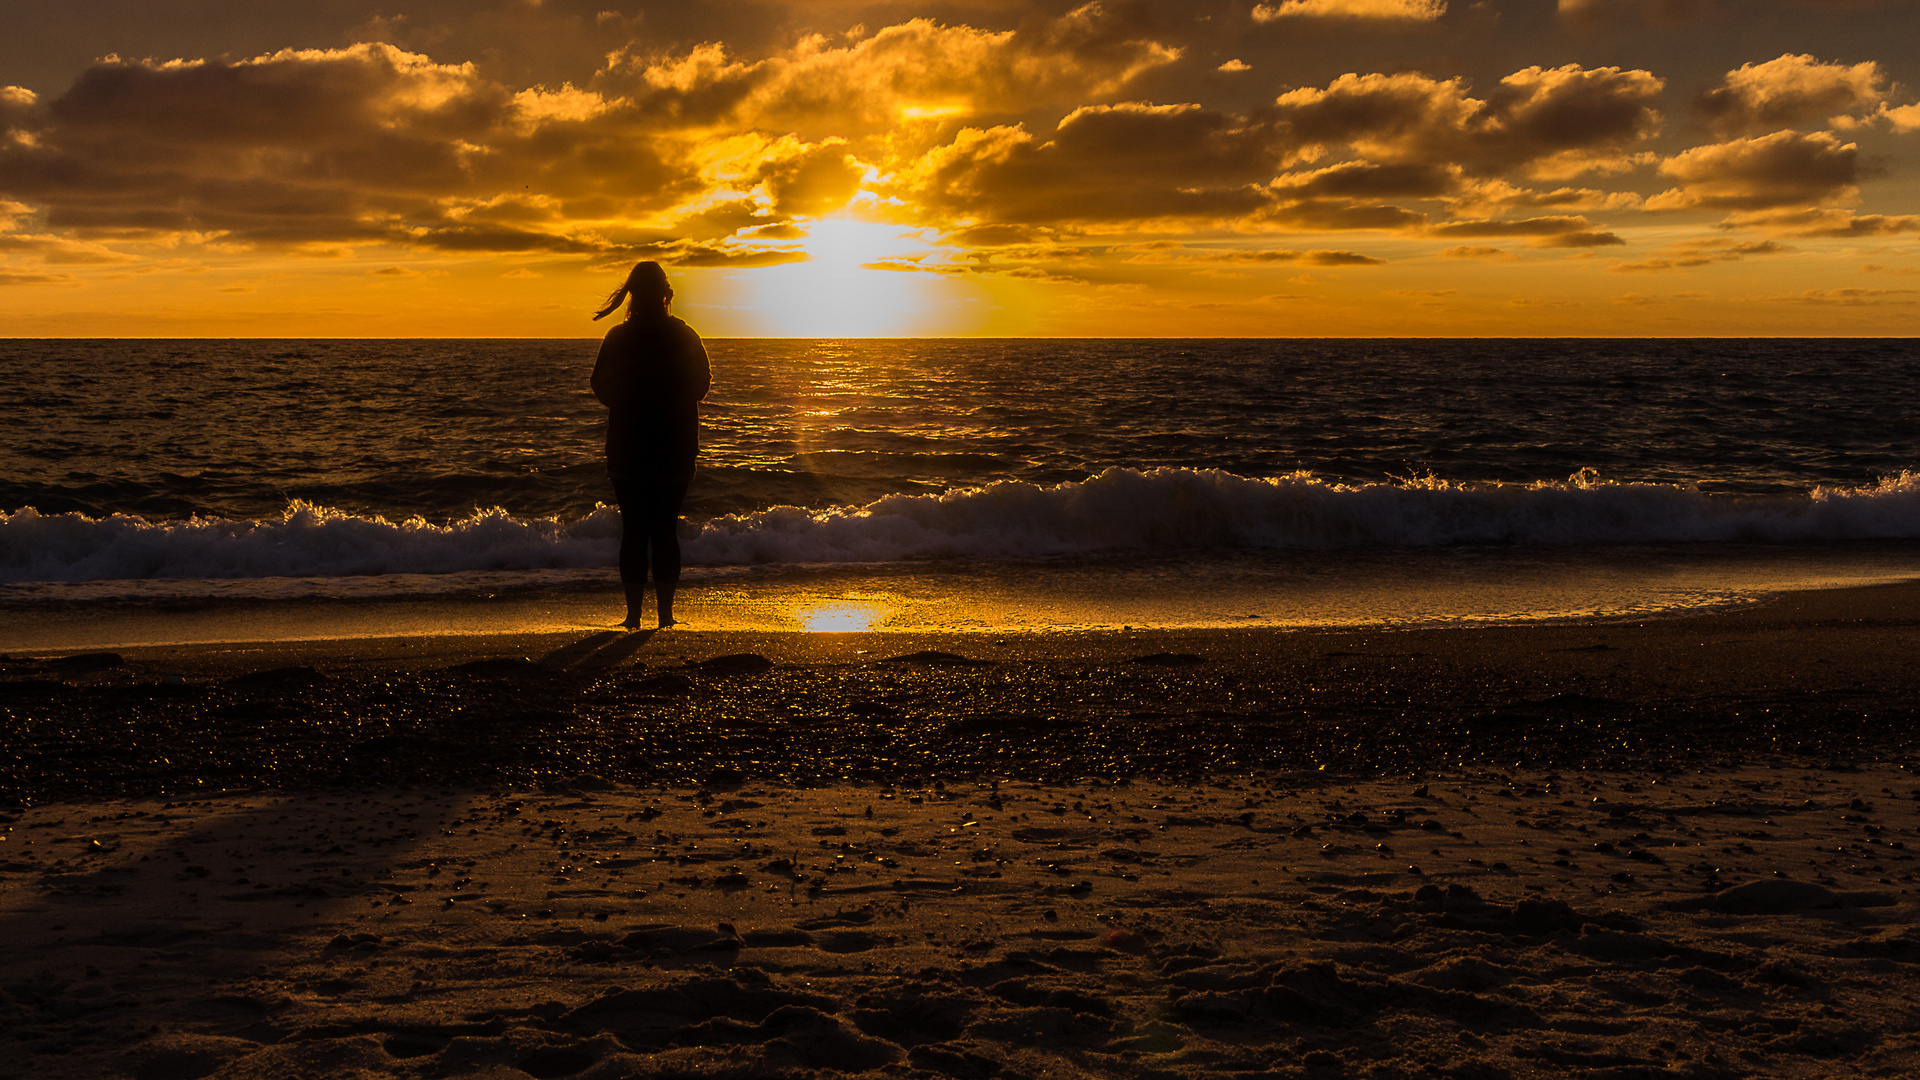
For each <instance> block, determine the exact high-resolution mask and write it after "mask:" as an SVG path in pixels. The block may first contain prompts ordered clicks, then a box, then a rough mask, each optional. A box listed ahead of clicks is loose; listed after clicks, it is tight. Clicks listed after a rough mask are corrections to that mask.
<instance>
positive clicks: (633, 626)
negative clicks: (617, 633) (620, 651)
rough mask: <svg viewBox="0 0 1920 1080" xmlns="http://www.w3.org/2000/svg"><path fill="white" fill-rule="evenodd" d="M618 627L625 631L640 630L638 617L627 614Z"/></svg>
mask: <svg viewBox="0 0 1920 1080" xmlns="http://www.w3.org/2000/svg"><path fill="white" fill-rule="evenodd" d="M620 626H621V628H622V629H626V630H638V629H640V616H638V615H636V614H632V613H629V614H628V615H627V617H626V619H625V620H623V621H622V622H621V623H620Z"/></svg>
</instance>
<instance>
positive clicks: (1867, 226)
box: [1722, 206, 1920, 239]
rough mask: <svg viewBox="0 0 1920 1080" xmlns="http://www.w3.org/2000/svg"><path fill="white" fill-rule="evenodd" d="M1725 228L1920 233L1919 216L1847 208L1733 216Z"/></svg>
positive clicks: (1845, 235) (1855, 234) (1815, 233)
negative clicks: (1857, 212)
mask: <svg viewBox="0 0 1920 1080" xmlns="http://www.w3.org/2000/svg"><path fill="white" fill-rule="evenodd" d="M1722 227H1724V228H1733V229H1768V230H1772V231H1774V232H1777V233H1782V234H1785V235H1787V236H1805V237H1832V238H1841V239H1859V238H1864V237H1869V236H1897V235H1900V234H1902V233H1920V214H1902V215H1891V214H1856V213H1854V212H1853V211H1851V210H1848V209H1846V208H1844V207H1831V206H1830V207H1800V208H1794V209H1787V210H1762V211H1756V212H1752V213H1740V214H1731V215H1728V217H1727V219H1726V221H1725V222H1723V223H1722Z"/></svg>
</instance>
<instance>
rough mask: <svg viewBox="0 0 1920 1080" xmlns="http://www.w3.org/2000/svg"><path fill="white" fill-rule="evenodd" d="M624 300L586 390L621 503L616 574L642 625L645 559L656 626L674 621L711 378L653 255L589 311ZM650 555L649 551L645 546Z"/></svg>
mask: <svg viewBox="0 0 1920 1080" xmlns="http://www.w3.org/2000/svg"><path fill="white" fill-rule="evenodd" d="M623 300H624V301H626V303H627V318H626V321H624V322H622V323H621V324H620V325H618V326H616V327H614V328H613V329H611V330H609V331H607V338H606V340H605V341H604V342H602V343H601V345H600V357H599V359H597V360H596V361H594V365H593V396H594V397H596V398H599V399H600V404H602V405H605V406H606V407H607V476H608V477H609V478H610V479H611V480H612V481H613V496H614V499H615V500H616V501H617V502H618V503H619V504H620V583H621V584H622V585H623V586H625V587H626V592H627V618H626V621H625V622H624V623H623V625H624V626H626V628H627V629H629V630H637V629H639V628H640V609H641V607H642V606H643V602H644V600H645V598H646V584H647V566H648V563H649V561H651V563H652V566H653V595H654V599H655V601H656V607H657V608H658V609H659V610H658V614H659V618H660V626H661V627H663V628H664V627H668V626H672V625H673V623H674V618H673V589H674V586H675V585H676V584H677V583H678V582H679V580H680V539H679V537H678V536H677V535H676V534H675V529H676V528H677V527H678V525H679V522H680V504H681V502H683V501H684V500H685V499H686V497H687V484H688V483H690V482H691V481H692V480H693V456H694V454H695V452H696V451H697V450H698V449H699V444H700V408H699V406H700V399H701V398H704V397H706V396H707V390H708V389H709V388H710V387H711V386H712V385H713V373H712V369H711V368H709V367H708V365H707V350H706V346H704V345H702V344H700V335H698V334H696V333H694V332H693V328H692V327H690V326H688V325H687V324H686V323H683V322H681V321H680V320H679V319H676V318H674V317H673V316H672V315H670V314H668V313H667V306H668V305H669V304H671V303H672V302H673V287H672V286H670V285H668V284H667V272H666V271H665V270H663V269H661V268H660V264H659V263H657V262H643V263H638V264H636V265H635V266H634V268H633V271H632V272H631V273H629V274H628V275H627V280H626V282H625V284H623V285H621V286H620V287H619V288H618V289H616V290H614V292H613V295H611V296H609V297H607V303H606V306H605V307H602V308H601V309H600V310H599V311H598V312H596V313H595V314H594V316H593V318H594V321H596V322H598V321H599V320H601V319H603V318H605V317H607V316H608V315H611V314H612V313H613V312H614V311H615V310H616V309H617V308H619V306H620V304H621V301H623ZM649 548H651V549H652V558H651V560H649V558H648V549H649Z"/></svg>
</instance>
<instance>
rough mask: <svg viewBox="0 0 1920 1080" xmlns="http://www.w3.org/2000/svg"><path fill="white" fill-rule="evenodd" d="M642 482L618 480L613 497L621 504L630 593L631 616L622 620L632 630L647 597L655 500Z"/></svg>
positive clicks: (624, 580)
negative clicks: (651, 516) (648, 558)
mask: <svg viewBox="0 0 1920 1080" xmlns="http://www.w3.org/2000/svg"><path fill="white" fill-rule="evenodd" d="M646 496H647V493H646V492H645V491H644V490H643V489H642V487H641V485H639V484H636V483H634V482H633V481H631V480H615V481H614V482H613V497H614V499H615V501H617V502H618V503H619V504H620V586H621V588H622V589H623V590H625V592H626V594H627V617H626V619H625V620H624V621H623V622H622V623H621V625H622V626H625V627H626V628H627V629H629V630H638V629H639V628H640V612H641V609H642V608H644V607H646V601H647V537H648V536H649V535H650V533H651V531H652V529H651V526H650V524H649V522H648V515H649V513H650V512H651V505H650V504H651V503H652V501H653V500H651V499H649V498H647V497H646Z"/></svg>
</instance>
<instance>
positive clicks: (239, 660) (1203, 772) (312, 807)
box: [0, 586, 1920, 1080]
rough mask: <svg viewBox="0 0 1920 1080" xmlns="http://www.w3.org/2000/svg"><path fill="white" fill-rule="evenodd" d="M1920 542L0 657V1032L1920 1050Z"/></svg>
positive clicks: (465, 1065)
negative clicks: (1038, 624)
mask: <svg viewBox="0 0 1920 1080" xmlns="http://www.w3.org/2000/svg"><path fill="white" fill-rule="evenodd" d="M1917 601H1920V588H1916V587H1915V586H1897V587H1884V588H1875V589H1865V590H1850V591H1847V592H1836V593H1810V594H1802V595H1797V596H1793V597H1788V598H1785V599H1783V600H1781V601H1779V602H1777V603H1774V604H1771V605H1768V606H1765V607H1762V608H1755V609H1746V610H1741V611H1738V612H1733V613H1727V614H1722V615H1716V616H1710V617H1704V618H1695V619H1686V620H1669V621H1658V622H1647V623H1611V624H1600V625H1577V626H1576V625H1566V626H1533V627H1505V628H1503V627H1492V628H1484V629H1474V630H1441V631H1403V632H1341V633H1321V632H1305V633H1275V632H1270V631H1269V632H1246V633H1241V632H1230V631H1216V632H1192V633H1124V632H1123V633H1107V634H1085V635H1030V636H998V635H992V634H987V635H942V636H912V635H890V634H864V635H801V634H747V635H728V634H703V633H691V634H683V633H677V632H676V633H668V634H659V635H652V636H649V635H625V636H615V635H565V636H553V635H548V636H525V637H515V636H489V637H430V638H395V639H359V640H350V641H333V642H319V643H301V644H298V645H274V644H258V645H244V646H224V647H196V648H192V649H150V650H139V651H129V652H126V653H124V654H121V655H116V656H111V657H108V656H78V657H74V656H67V657H61V656H54V655H36V656H32V657H20V656H14V657H9V658H8V659H7V661H6V662H5V663H4V664H3V665H0V710H4V713H3V715H4V717H5V725H6V726H5V735H6V751H5V760H4V762H0V766H3V767H4V768H3V769H0V783H3V784H4V787H3V788H0V798H3V799H4V800H5V801H6V804H7V806H8V807H9V808H7V809H5V810H4V811H3V812H0V819H4V820H0V830H4V832H3V833H0V835H4V837H5V839H4V840H0V928H4V930H5V931H6V935H5V938H4V944H0V1017H4V1019H5V1021H6V1027H5V1030H6V1031H7V1033H8V1036H9V1037H10V1038H11V1040H12V1042H13V1045H14V1046H15V1047H16V1048H17V1049H16V1051H15V1053H14V1054H12V1055H8V1057H7V1058H6V1059H5V1060H4V1061H0V1076H21V1077H28V1076H31V1077H115V1076H128V1077H136V1078H139V1080H153V1078H183V1080H184V1078H197V1077H202V1076H214V1077H223V1078H224V1077H233V1078H238V1077H262V1078H264V1077H299V1076H328V1077H331V1076H363V1077H364V1076H375V1077H386V1076H405V1077H429V1076H458V1075H472V1076H484V1077H494V1078H505V1077H524V1076H533V1077H538V1078H548V1077H574V1076H579V1077H620V1076H649V1075H662V1076H743V1077H764V1076H785V1075H810V1074H812V1073H814V1072H818V1073H820V1074H824V1075H841V1074H861V1073H873V1074H875V1075H892V1076H959V1077H1024V1076H1043V1075H1047V1076H1052V1075H1059V1076H1075V1075H1089V1076H1124V1077H1136V1076H1138V1077H1162V1076H1166V1077H1176V1076H1232V1077H1253V1076H1314V1077H1319V1076H1378V1077H1401V1076H1406V1077H1413V1076H1431V1075H1446V1076H1485V1077H1502V1076H1516V1077H1518V1076H1548V1075H1553V1076H1563V1075H1582V1076H1615V1077H1629V1076H1676V1075H1679V1076H1746V1075H1769V1076H1771V1075H1782V1076H1834V1075H1906V1074H1909V1073H1911V1072H1913V1071H1915V1070H1920V1048H1917V1043H1920V1036H1916V1035H1914V1034H1913V1032H1914V1031H1916V1030H1920V1017H1916V1015H1915V1013H1916V1006H1915V1005H1913V1004H1912V1003H1913V1002H1914V1001H1915V1000H1916V999H1917V995H1916V990H1920V985H1917V984H1916V980H1915V979H1914V978H1913V977H1912V973H1913V971H1914V970H1915V969H1914V965H1915V964H1920V937H1916V936H1915V934H1914V933H1913V931H1912V930H1911V927H1912V925H1913V923H1914V919H1915V915H1916V912H1915V910H1914V896H1913V894H1912V893H1911V890H1912V889H1913V888H1914V879H1913V868H1912V862H1911V859H1912V856H1911V855H1910V854H1908V851H1907V847H1906V845H1907V842H1908V840H1909V839H1910V838H1911V837H1912V836H1913V835H1914V833H1915V827H1916V825H1920V802H1916V801H1915V795H1916V793H1917V792H1920V784H1916V783H1915V781H1914V778H1913V776H1912V774H1911V772H1909V771H1908V769H1907V766H1908V765H1909V764H1910V763H1911V760H1912V751H1913V748H1914V743H1915V734H1914V732H1915V725H1914V723H1913V721H1914V717H1915V712H1916V709H1920V672H1917V671H1916V665H1915V664H1914V663H1913V662H1912V657H1913V655H1914V654H1915V641H1916V633H1915V629H1916V624H1917V623H1920V620H1916V618H1915V612H1917V611H1920V604H1917V603H1916V602H1917Z"/></svg>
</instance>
